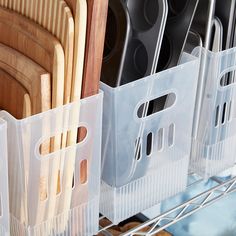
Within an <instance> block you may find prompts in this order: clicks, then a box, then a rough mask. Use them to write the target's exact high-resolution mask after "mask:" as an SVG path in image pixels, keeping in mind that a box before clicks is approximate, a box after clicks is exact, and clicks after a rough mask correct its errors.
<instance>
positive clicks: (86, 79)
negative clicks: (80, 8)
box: [82, 0, 108, 98]
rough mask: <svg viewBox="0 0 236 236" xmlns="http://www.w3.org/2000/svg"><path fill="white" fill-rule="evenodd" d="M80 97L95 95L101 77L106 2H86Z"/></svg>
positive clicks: (91, 0)
mask: <svg viewBox="0 0 236 236" xmlns="http://www.w3.org/2000/svg"><path fill="white" fill-rule="evenodd" d="M87 4H88V18H87V22H88V23H87V35H86V50H85V63H84V74H83V87H82V97H83V98H84V97H88V96H91V95H94V94H97V93H98V91H99V82H100V76H101V67H102V59H103V49H104V40H105V32H106V21H107V11H108V0H102V1H96V0H88V1H87Z"/></svg>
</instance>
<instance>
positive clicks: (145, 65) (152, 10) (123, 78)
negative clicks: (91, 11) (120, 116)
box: [102, 0, 167, 87]
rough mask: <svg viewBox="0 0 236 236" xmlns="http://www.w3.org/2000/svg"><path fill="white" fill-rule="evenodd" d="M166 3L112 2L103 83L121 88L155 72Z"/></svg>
mask: <svg viewBox="0 0 236 236" xmlns="http://www.w3.org/2000/svg"><path fill="white" fill-rule="evenodd" d="M166 18H167V2H166V0H146V1H143V0H126V1H123V0H120V2H119V1H117V0H111V1H110V3H109V13H108V24H107V33H106V40H105V41H106V43H105V55H104V62H103V68H102V81H103V82H105V83H107V84H108V85H110V86H113V87H115V86H120V85H123V84H126V83H129V82H132V81H135V80H137V79H140V78H142V77H145V76H148V75H150V74H152V73H155V71H156V67H157V60H158V56H159V52H160V45H161V41H162V37H163V33H164V26H165V22H166Z"/></svg>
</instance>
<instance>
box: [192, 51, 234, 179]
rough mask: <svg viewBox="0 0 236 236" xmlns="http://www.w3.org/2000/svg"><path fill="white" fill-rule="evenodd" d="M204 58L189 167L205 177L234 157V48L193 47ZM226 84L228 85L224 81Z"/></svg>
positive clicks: (214, 172)
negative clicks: (216, 49)
mask: <svg viewBox="0 0 236 236" xmlns="http://www.w3.org/2000/svg"><path fill="white" fill-rule="evenodd" d="M192 54H193V55H195V56H199V55H201V57H202V58H203V59H204V60H205V66H204V67H203V73H202V75H203V83H204V86H203V88H204V90H203V92H202V94H203V96H202V104H201V110H200V116H199V117H200V119H199V121H198V127H197V133H196V135H195V136H194V138H193V145H192V154H191V169H192V170H193V171H195V172H196V173H198V174H199V175H201V176H203V177H205V178H209V177H211V176H214V175H216V174H219V173H220V172H222V171H224V170H226V169H228V168H230V167H232V166H233V165H234V163H235V158H236V103H235V102H236V100H235V99H236V84H235V81H236V73H235V72H236V71H235V70H236V48H233V49H229V50H227V51H222V52H219V53H213V52H210V51H207V50H206V49H203V48H197V49H195V50H194V51H193V53H192ZM227 84H228V85H227Z"/></svg>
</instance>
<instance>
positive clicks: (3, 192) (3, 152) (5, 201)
mask: <svg viewBox="0 0 236 236" xmlns="http://www.w3.org/2000/svg"><path fill="white" fill-rule="evenodd" d="M9 215H10V214H9V193H8V166H7V124H6V122H5V121H3V120H1V119H0V235H2V236H10V225H9V223H10V222H9V221H10V218H9Z"/></svg>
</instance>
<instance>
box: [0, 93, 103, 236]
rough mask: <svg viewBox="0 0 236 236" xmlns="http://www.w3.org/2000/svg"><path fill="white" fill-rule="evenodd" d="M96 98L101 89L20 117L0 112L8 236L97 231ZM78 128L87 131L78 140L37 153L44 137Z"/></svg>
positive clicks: (98, 162) (98, 130)
mask: <svg viewBox="0 0 236 236" xmlns="http://www.w3.org/2000/svg"><path fill="white" fill-rule="evenodd" d="M102 100H103V93H102V92H101V93H100V94H99V95H96V96H92V97H89V98H86V99H83V100H82V101H80V102H75V103H73V104H69V105H66V106H63V107H60V108H57V109H53V110H50V111H48V112H45V113H42V114H39V115H36V116H32V117H29V118H27V119H24V120H16V119H15V118H13V117H12V116H11V115H9V114H8V113H6V112H0V117H2V118H3V119H4V120H6V121H7V123H8V151H9V152H8V154H9V157H8V160H9V162H8V163H9V183H10V213H11V236H19V235H21V236H24V235H27V236H28V235H29V236H36V235H37V236H41V235H43V236H58V235H60V236H68V235H76V236H87V235H89V236H90V235H93V234H95V233H96V232H97V231H98V222H99V193H100V181H101V178H100V167H101V126H102ZM79 110H80V112H79ZM78 127H84V128H85V129H86V130H87V134H86V137H85V138H84V140H82V141H81V142H80V143H78V144H76V142H72V144H73V145H71V146H68V147H66V148H64V149H61V150H58V151H56V152H53V153H50V154H46V155H44V156H42V155H41V154H40V150H44V151H45V147H46V145H47V142H45V141H46V140H48V139H49V138H50V137H59V140H61V139H60V137H61V134H62V133H64V135H65V134H66V133H67V131H71V132H70V135H71V136H70V137H72V136H73V135H74V134H76V132H77V128H78ZM73 131H75V133H74V134H73ZM80 132H82V131H80ZM83 132H84V131H83ZM64 137H65V136H64ZM67 137H69V134H68V136H67ZM53 140H54V141H53ZM55 140H56V138H53V139H52V142H51V143H54V145H55V143H56V141H55ZM68 140H69V138H68ZM71 140H72V139H71ZM42 143H43V146H41V144H42ZM48 146H49V145H48ZM59 146H60V144H59ZM42 147H44V149H43V148H42ZM51 147H52V144H51ZM53 150H55V149H53ZM47 153H48V152H47ZM82 170H83V171H82ZM59 179H60V180H59ZM59 186H60V187H59Z"/></svg>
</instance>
